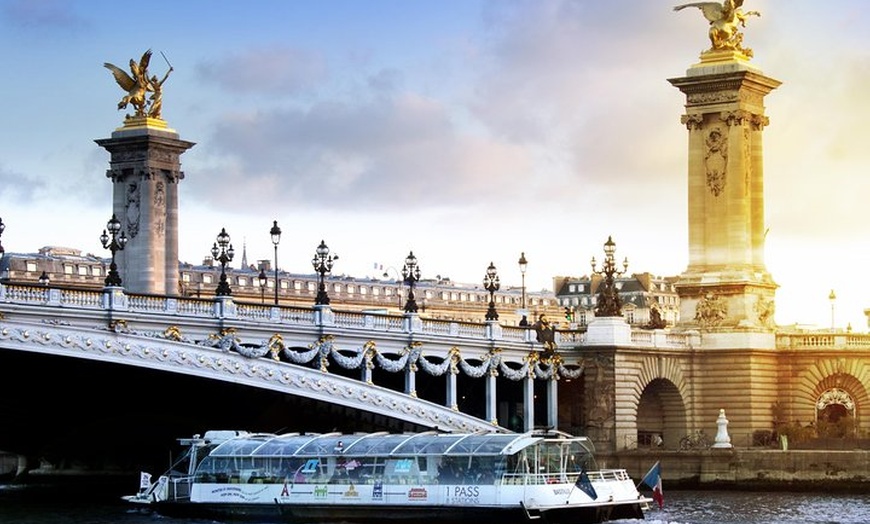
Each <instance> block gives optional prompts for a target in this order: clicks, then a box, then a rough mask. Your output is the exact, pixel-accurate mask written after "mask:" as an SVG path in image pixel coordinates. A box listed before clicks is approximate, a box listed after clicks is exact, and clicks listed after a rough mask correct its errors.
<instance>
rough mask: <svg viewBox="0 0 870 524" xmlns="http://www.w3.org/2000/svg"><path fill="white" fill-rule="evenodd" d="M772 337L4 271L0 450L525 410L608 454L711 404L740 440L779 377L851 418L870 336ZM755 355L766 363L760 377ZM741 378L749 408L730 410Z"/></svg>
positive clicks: (97, 449)
mask: <svg viewBox="0 0 870 524" xmlns="http://www.w3.org/2000/svg"><path fill="white" fill-rule="evenodd" d="M768 336H769V339H770V340H769V342H770V347H768V348H761V349H757V350H747V349H741V348H739V347H738V348H736V349H734V348H722V347H720V348H714V347H710V346H711V340H712V341H715V340H717V339H716V338H715V337H711V336H710V334H708V333H706V332H704V331H693V330H682V331H677V330H668V329H657V330H641V329H631V328H630V327H629V326H628V325H627V324H625V323H624V321H623V320H622V319H621V318H615V319H606V318H603V319H600V320H596V321H595V322H593V323H592V324H590V325H589V326H588V328H587V330H586V331H583V332H581V331H557V332H556V333H555V337H554V340H555V347H553V348H549V349H548V348H546V347H544V345H542V344H541V343H539V342H537V340H536V336H535V332H534V331H533V330H531V329H528V328H521V327H513V326H502V325H499V324H498V322H497V321H488V322H485V323H467V322H456V321H447V320H434V319H426V318H422V317H421V316H419V315H417V314H415V313H407V314H405V315H401V316H399V315H386V314H379V313H367V312H358V311H342V310H340V309H332V308H331V307H329V306H313V307H310V308H305V307H290V306H271V305H263V304H259V303H251V302H244V301H236V300H235V299H233V298H232V297H229V296H224V297H213V298H209V299H199V298H186V297H173V296H159V295H149V294H133V293H127V292H125V290H124V289H122V288H119V287H107V288H104V289H103V290H81V289H65V288H58V287H47V286H41V285H35V284H34V285H28V284H9V283H6V284H0V369H2V370H3V380H2V382H0V419H2V420H3V431H2V432H0V449H2V450H4V451H7V452H12V453H16V454H20V455H21V456H22V460H24V459H25V458H26V459H27V462H26V463H25V464H23V465H22V469H26V468H34V467H36V468H37V470H42V469H46V468H47V469H48V470H50V471H52V470H63V469H65V468H72V469H75V468H80V469H81V468H84V469H88V468H120V469H123V470H125V471H130V470H135V469H136V468H143V467H150V468H151V469H154V468H159V467H161V466H164V467H165V455H164V454H163V453H164V451H165V448H166V447H168V446H170V445H171V443H172V442H173V441H174V439H175V438H176V437H179V436H183V435H187V434H193V433H197V432H202V431H204V430H205V429H207V428H215V427H223V428H231V429H251V430H262V431H282V430H283V431H291V430H292V431H330V430H333V429H338V430H348V431H358V430H390V431H405V430H410V431H421V430H428V429H436V430H441V431H476V430H496V431H522V430H527V429H530V428H532V427H535V426H549V427H555V428H558V429H562V430H565V431H569V432H572V433H582V434H586V435H589V436H590V437H591V438H592V439H593V440H594V441H595V443H596V446H597V447H598V449H599V450H600V451H602V452H620V451H625V450H629V451H630V450H636V449H639V448H643V447H648V446H650V445H651V442H652V440H651V439H652V438H653V436H655V435H659V436H661V437H663V440H664V446H665V447H666V448H670V449H675V448H676V447H677V443H678V442H679V440H680V439H681V437H683V436H685V435H687V434H689V433H691V432H692V431H694V430H698V429H701V430H706V432H707V434H708V435H711V436H712V435H714V434H715V433H716V423H715V414H716V413H718V411H719V409H720V408H723V407H728V408H729V409H730V410H731V411H729V417H730V419H731V428H730V430H731V436H732V442H733V443H734V445H738V446H752V445H753V438H754V437H755V434H756V433H757V432H758V431H759V430H764V429H766V428H770V419H771V417H772V415H770V414H767V413H764V412H765V411H766V410H767V409H771V408H772V406H773V405H774V404H775V403H776V402H777V401H778V399H779V394H778V389H777V388H776V387H775V385H776V384H779V385H780V387H785V388H787V389H788V390H789V391H797V392H800V394H799V395H793V396H792V402H794V403H795V404H796V405H798V406H802V408H801V409H802V411H793V412H792V413H793V414H794V413H797V418H796V419H795V420H801V421H803V420H818V419H819V415H820V414H823V413H825V411H826V410H830V409H832V408H835V409H839V410H841V411H842V410H845V411H846V412H847V413H848V414H849V416H850V417H852V418H854V419H858V420H857V421H856V429H857V430H859V431H860V428H862V427H863V426H864V425H865V424H866V423H865V422H863V420H864V419H865V417H860V413H861V410H862V408H863V407H864V406H866V405H868V404H870V395H868V388H867V387H866V386H865V384H870V370H868V369H867V367H866V366H865V365H864V364H863V363H864V362H866V355H867V354H868V350H870V336H868V335H866V334H852V333H837V332H830V333H818V332H814V333H796V332H786V331H780V332H771V333H769V334H768ZM747 355H748V356H749V357H751V358H747ZM741 361H742V362H749V361H753V366H754V370H753V369H750V368H749V367H747V365H744V364H739V365H738V363H740V362H741ZM764 370H768V371H767V374H769V375H771V376H772V377H774V379H772V380H765V381H762V380H757V379H754V378H753V373H754V372H755V373H756V375H759V374H760V375H763V374H764V373H758V372H759V371H764ZM776 377H778V378H776ZM759 390H762V393H758V391H759ZM747 392H749V393H747ZM764 392H767V393H764ZM747 394H752V395H754V397H755V399H756V400H755V403H754V404H753V405H754V406H755V407H756V408H758V409H756V411H761V413H760V414H759V415H758V416H757V417H752V416H749V415H750V414H751V412H752V410H751V409H743V408H741V407H740V406H741V402H743V403H745V400H744V396H745V395H747ZM252 406H254V407H253V408H252ZM749 407H752V406H749ZM859 424H860V425H859ZM161 444H162V445H161ZM132 448H135V450H136V452H135V454H132V451H131V449H132ZM150 453H154V454H155V455H154V456H150V455H149V454H150ZM96 457H99V459H97V458H96ZM143 457H146V458H143ZM133 460H151V461H152V462H150V463H149V464H147V465H143V464H142V462H139V461H137V462H130V461H133ZM95 461H96V462H97V463H96V464H95V463H94V462H95ZM107 461H108V462H107Z"/></svg>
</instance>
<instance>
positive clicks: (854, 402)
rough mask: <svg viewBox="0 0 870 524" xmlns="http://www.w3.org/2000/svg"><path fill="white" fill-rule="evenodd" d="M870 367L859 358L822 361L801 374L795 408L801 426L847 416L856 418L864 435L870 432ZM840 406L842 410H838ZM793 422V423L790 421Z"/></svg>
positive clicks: (856, 425)
mask: <svg viewBox="0 0 870 524" xmlns="http://www.w3.org/2000/svg"><path fill="white" fill-rule="evenodd" d="M868 385H870V364H868V363H867V362H865V361H864V360H863V359H858V358H827V359H820V360H817V361H815V362H813V363H812V364H810V365H809V366H807V368H806V369H805V370H804V371H803V372H802V373H801V374H800V379H799V383H798V384H797V388H795V401H794V406H793V408H792V412H793V413H794V418H795V420H796V421H797V422H799V423H801V424H810V423H812V424H817V423H818V422H819V421H820V420H825V419H830V418H831V416H833V417H834V418H835V419H838V418H839V417H840V416H842V415H844V414H849V415H851V416H852V417H853V418H854V421H855V429H856V430H857V431H858V432H859V434H860V433H864V432H867V431H868V430H870V417H868V416H867V413H866V410H867V409H868V407H870V393H868ZM837 406H839V408H838V407H837ZM788 422H791V421H788Z"/></svg>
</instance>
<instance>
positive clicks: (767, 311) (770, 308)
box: [755, 295, 776, 327]
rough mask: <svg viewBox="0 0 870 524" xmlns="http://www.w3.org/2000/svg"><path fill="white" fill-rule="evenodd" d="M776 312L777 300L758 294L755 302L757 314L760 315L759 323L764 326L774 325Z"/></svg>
mask: <svg viewBox="0 0 870 524" xmlns="http://www.w3.org/2000/svg"><path fill="white" fill-rule="evenodd" d="M775 312H776V302H774V301H773V300H769V299H766V298H764V297H762V296H760V295H759V296H758V300H757V301H756V302H755V314H756V315H757V316H758V323H759V324H761V325H762V326H767V327H773V314H774V313H775Z"/></svg>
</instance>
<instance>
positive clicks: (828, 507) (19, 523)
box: [0, 485, 870, 524]
mask: <svg viewBox="0 0 870 524" xmlns="http://www.w3.org/2000/svg"><path fill="white" fill-rule="evenodd" d="M617 522H618V523H619V524H632V523H634V524H639V523H641V522H643V523H649V524H868V523H870V490H868V494H866V495H863V494H858V495H856V494H830V493H783V492H741V491H668V490H667V486H665V505H664V508H663V509H661V510H660V509H658V508H652V509H651V510H650V511H649V512H648V514H647V518H646V520H644V521H638V520H629V521H626V520H623V521H617ZM7 523H8V524H214V521H208V520H195V519H171V518H165V517H161V516H158V515H152V514H150V513H145V512H142V511H138V510H131V509H130V508H129V507H128V506H126V505H124V504H123V503H122V502H120V500H116V499H114V498H113V499H108V498H106V497H93V496H86V495H81V494H79V495H76V496H73V497H64V496H59V495H58V494H57V492H56V491H53V490H44V489H36V488H32V487H31V488H25V487H18V486H2V485H0V524H7ZM312 524H317V523H312ZM501 524H511V523H501ZM578 524H580V523H578Z"/></svg>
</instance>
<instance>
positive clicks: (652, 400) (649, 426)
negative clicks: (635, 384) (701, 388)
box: [637, 378, 688, 449]
mask: <svg viewBox="0 0 870 524" xmlns="http://www.w3.org/2000/svg"><path fill="white" fill-rule="evenodd" d="M687 428H688V426H687V423H686V405H685V403H684V402H683V398H682V397H681V396H680V392H679V390H678V389H677V386H675V385H674V383H673V382H671V381H670V380H667V379H663V378H657V379H655V380H653V381H652V382H650V383H649V384H647V386H646V387H645V388H644V390H643V393H641V395H640V400H639V402H638V404H637V447H638V448H649V447H661V448H664V449H678V447H679V445H680V439H681V438H682V437H684V436H686V433H687V431H688V429H687Z"/></svg>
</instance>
